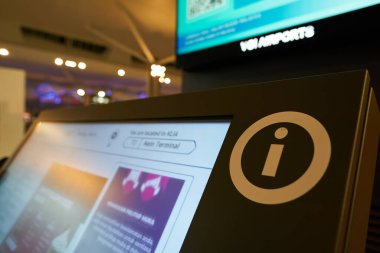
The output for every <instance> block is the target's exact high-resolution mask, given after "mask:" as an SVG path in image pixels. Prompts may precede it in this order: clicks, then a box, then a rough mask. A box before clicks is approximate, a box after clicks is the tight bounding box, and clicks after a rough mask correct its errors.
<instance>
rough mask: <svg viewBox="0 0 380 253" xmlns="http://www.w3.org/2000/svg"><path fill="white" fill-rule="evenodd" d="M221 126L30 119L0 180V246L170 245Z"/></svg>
mask: <svg viewBox="0 0 380 253" xmlns="http://www.w3.org/2000/svg"><path fill="white" fill-rule="evenodd" d="M228 127H229V122H225V121H219V122H191V123H189V122H176V123H171V122H170V123H167V122H166V123H48V122H43V123H39V125H37V126H36V128H35V130H34V132H33V134H32V135H31V136H30V137H29V138H28V140H27V142H26V143H25V144H24V145H23V147H22V148H21V150H20V151H19V152H18V154H17V156H16V157H15V158H14V160H13V161H12V163H11V164H10V166H9V167H8V170H7V172H6V174H5V175H4V176H3V178H2V179H1V181H0V207H1V208H0V252H41V253H45V252H75V253H80V252H94V253H95V252H115V253H117V252H141V253H149V252H178V251H179V250H180V248H181V245H182V243H183V240H184V238H185V236H186V233H187V230H188V228H189V226H190V223H191V221H192V218H193V216H194V213H195V211H196V209H197V206H198V203H199V201H200V198H201V196H202V193H203V191H204V189H205V186H206V184H207V181H208V178H209V176H210V173H211V171H212V169H213V166H214V163H215V160H216V158H217V156H218V153H219V150H220V148H221V145H222V143H223V140H224V138H225V136H226V133H227V130H228Z"/></svg>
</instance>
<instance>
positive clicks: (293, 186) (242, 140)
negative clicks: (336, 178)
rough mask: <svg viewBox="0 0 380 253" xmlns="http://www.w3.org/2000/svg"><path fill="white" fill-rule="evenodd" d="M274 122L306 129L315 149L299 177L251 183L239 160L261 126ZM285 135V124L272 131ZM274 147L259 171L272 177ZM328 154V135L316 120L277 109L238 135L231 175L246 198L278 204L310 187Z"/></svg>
mask: <svg viewBox="0 0 380 253" xmlns="http://www.w3.org/2000/svg"><path fill="white" fill-rule="evenodd" d="M277 123H292V124H296V125H298V126H300V127H302V128H303V129H305V130H306V132H307V133H308V134H309V135H310V137H311V139H312V142H313V147H314V153H313V156H312V160H311V162H310V164H309V167H308V168H307V169H306V171H305V173H304V174H303V175H302V176H301V177H299V178H298V179H297V180H295V181H294V182H292V183H290V184H288V185H286V186H283V187H280V188H275V189H267V188H262V187H259V186H256V185H254V184H252V183H251V182H250V181H249V180H248V179H247V178H246V176H245V175H244V172H243V168H242V162H241V160H242V155H243V151H244V149H245V147H246V145H247V144H248V142H249V140H251V139H252V138H254V137H255V134H257V133H258V132H259V131H260V130H262V129H264V128H266V127H268V126H270V125H273V124H277ZM286 135H287V129H285V128H279V129H278V130H277V131H276V133H275V136H276V138H277V139H281V138H284V137H285V136H286ZM300 148H302V147H300ZM273 150H274V149H273ZM273 150H271V149H270V150H269V153H268V157H271V159H268V160H267V162H266V164H265V165H264V168H263V172H262V175H266V176H273V177H274V176H275V174H276V166H278V160H279V158H280V156H281V152H275V150H274V151H273ZM253 155H254V154H253ZM330 157H331V142H330V138H329V135H328V133H327V131H326V129H325V128H324V127H323V125H322V124H321V123H320V122H319V121H318V120H316V119H315V118H313V117H311V116H310V115H307V114H305V113H300V112H294V111H285V112H278V113H274V114H271V115H268V116H266V117H264V118H262V119H260V120H258V121H256V122H255V123H253V124H252V125H251V126H250V127H249V128H247V129H246V130H245V131H244V133H243V134H242V135H241V136H240V137H239V139H238V141H237V142H236V144H235V146H234V148H233V150H232V153H231V157H230V175H231V179H232V182H233V184H234V185H235V187H236V189H237V190H238V191H239V192H240V193H241V194H242V195H243V196H245V197H246V198H248V199H249V200H251V201H254V202H257V203H261V204H272V205H273V204H281V203H286V202H289V201H292V200H294V199H297V198H299V197H301V196H302V195H304V194H305V193H307V192H308V191H310V190H311V189H312V188H313V187H314V186H315V185H316V184H317V183H318V182H319V180H320V179H321V178H322V176H323V175H324V173H325V172H326V169H327V167H328V164H329V161H330Z"/></svg>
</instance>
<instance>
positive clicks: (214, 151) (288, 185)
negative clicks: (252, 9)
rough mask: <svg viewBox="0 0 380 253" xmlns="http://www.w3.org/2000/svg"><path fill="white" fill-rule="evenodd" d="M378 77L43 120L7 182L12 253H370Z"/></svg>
mask: <svg viewBox="0 0 380 253" xmlns="http://www.w3.org/2000/svg"><path fill="white" fill-rule="evenodd" d="M379 132H380V116H379V110H378V107H377V103H376V100H375V97H374V93H373V91H372V89H371V87H370V85H369V76H368V73H367V72H366V71H353V72H345V73H338V74H330V75H321V76H313V77H306V78H300V79H292V80H284V81H277V82H268V83H263V84H257V85H247V86H241V87H235V88H226V89H221V90H213V91H208V92H200V93H192V94H180V95H174V96H168V97H156V98H150V99H145V100H138V101H128V102H121V103H114V104H109V105H106V106H103V105H102V106H89V107H84V108H79V109H61V110H55V111H46V112H44V113H42V115H41V116H40V117H39V119H38V121H37V122H36V123H35V124H34V126H33V128H32V129H31V130H30V131H29V133H28V135H27V137H26V138H25V140H24V142H23V143H22V145H21V146H20V147H19V149H18V150H17V152H16V154H15V155H14V156H13V157H12V158H11V159H10V160H9V161H8V163H7V164H6V165H5V167H4V168H3V170H2V174H3V176H2V178H1V181H0V207H1V208H0V252H4V253H9V252H18V253H21V252H41V253H42V252H43V253H45V252H74V253H83V252H93V253H96V252H115V253H119V252H133V253H136V252H140V253H150V252H152V253H153V252H169V253H171V252H303V253H304V252H318V253H321V252H353V253H354V252H355V253H357V252H364V248H365V240H366V234H367V225H368V216H369V210H370V204H371V193H372V188H373V177H374V173H375V163H376V154H377V145H378V142H379Z"/></svg>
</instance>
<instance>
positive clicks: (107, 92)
mask: <svg viewBox="0 0 380 253" xmlns="http://www.w3.org/2000/svg"><path fill="white" fill-rule="evenodd" d="M111 95H112V91H111V90H110V89H108V90H106V96H107V97H110V96H111Z"/></svg>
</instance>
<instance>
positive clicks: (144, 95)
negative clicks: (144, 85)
mask: <svg viewBox="0 0 380 253" xmlns="http://www.w3.org/2000/svg"><path fill="white" fill-rule="evenodd" d="M138 97H139V98H140V99H143V98H147V97H148V94H146V92H139V93H138Z"/></svg>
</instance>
